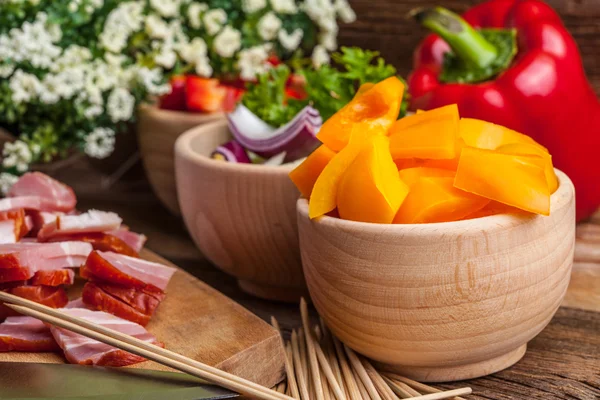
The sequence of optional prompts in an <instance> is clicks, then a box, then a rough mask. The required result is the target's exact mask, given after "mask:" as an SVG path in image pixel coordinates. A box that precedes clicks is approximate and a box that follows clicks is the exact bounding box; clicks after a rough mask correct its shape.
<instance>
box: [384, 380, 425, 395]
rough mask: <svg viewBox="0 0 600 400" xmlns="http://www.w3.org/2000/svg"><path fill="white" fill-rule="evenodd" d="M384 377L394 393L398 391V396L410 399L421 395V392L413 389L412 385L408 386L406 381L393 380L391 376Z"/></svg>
mask: <svg viewBox="0 0 600 400" xmlns="http://www.w3.org/2000/svg"><path fill="white" fill-rule="evenodd" d="M383 379H385V382H386V383H387V384H388V385H389V386H390V388H391V389H392V390H393V391H394V393H396V394H397V395H398V396H400V397H402V398H403V399H409V398H411V397H415V396H420V395H421V394H420V393H419V392H417V391H416V390H414V389H412V388H411V387H410V386H408V385H407V384H406V383H404V382H396V381H393V380H391V379H390V378H388V377H387V376H384V377H383ZM415 393H416V394H415Z"/></svg>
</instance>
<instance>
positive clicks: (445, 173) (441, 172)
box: [398, 167, 456, 187]
mask: <svg viewBox="0 0 600 400" xmlns="http://www.w3.org/2000/svg"><path fill="white" fill-rule="evenodd" d="M398 175H399V176H400V179H402V182H404V183H406V184H407V185H408V187H413V186H414V185H415V184H416V183H417V182H418V181H419V179H421V178H454V175H456V174H455V172H454V171H451V170H448V169H443V168H431V167H416V168H407V169H403V170H400V171H399V172H398Z"/></svg>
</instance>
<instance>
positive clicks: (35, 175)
mask: <svg viewBox="0 0 600 400" xmlns="http://www.w3.org/2000/svg"><path fill="white" fill-rule="evenodd" d="M8 195H9V197H15V198H19V197H23V196H37V197H39V198H40V199H41V207H40V208H37V209H40V210H44V211H63V212H69V211H71V210H73V209H74V208H75V206H76V205H77V197H76V196H75V193H74V192H73V189H71V188H70V187H69V186H67V185H65V184H64V183H61V182H59V181H57V180H55V179H52V178H51V177H49V176H48V175H46V174H42V173H41V172H30V173H27V174H25V175H23V176H22V177H21V178H19V180H18V181H17V182H16V183H15V184H14V185H13V186H12V187H11V189H10V191H9V193H8ZM25 208H27V207H25Z"/></svg>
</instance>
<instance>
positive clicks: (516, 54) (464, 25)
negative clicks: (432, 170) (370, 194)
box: [409, 0, 600, 220]
mask: <svg viewBox="0 0 600 400" xmlns="http://www.w3.org/2000/svg"><path fill="white" fill-rule="evenodd" d="M414 16H415V18H416V19H417V20H418V21H419V22H421V23H422V24H423V25H424V26H426V27H428V28H429V29H431V30H432V31H434V32H435V33H436V34H437V35H430V36H428V37H427V38H426V39H425V40H424V41H423V42H422V44H421V45H420V47H419V48H418V49H417V50H416V52H415V58H414V67H415V69H414V71H413V73H412V74H411V76H410V78H409V87H410V92H411V95H412V96H413V101H412V105H411V108H412V109H415V110H416V109H424V110H428V109H432V108H436V107H440V106H443V105H447V104H452V103H457V104H458V106H459V109H460V114H461V116H463V117H470V118H479V119H483V120H487V121H490V122H494V123H497V124H501V125H504V126H507V127H509V128H512V129H514V130H517V131H520V132H523V133H526V134H527V135H529V136H531V137H532V138H534V139H535V140H537V141H538V142H540V143H541V144H543V145H544V146H546V147H547V148H548V149H549V151H550V153H551V154H552V156H553V161H554V165H555V166H556V167H557V168H559V169H561V170H563V171H564V172H565V173H566V174H567V175H568V176H569V177H570V178H571V180H572V181H573V183H574V184H575V188H576V190H577V196H576V197H577V219H578V220H581V219H584V218H586V217H588V216H589V215H591V214H592V213H593V212H594V211H595V210H596V209H597V208H598V206H599V205H600V184H598V182H599V181H600V161H598V160H599V159H600V154H599V153H600V103H599V101H598V98H597V97H596V95H595V93H594V90H593V89H592V87H591V85H590V83H589V81H588V80H587V78H586V75H585V71H584V69H583V65H582V61H581V57H580V54H579V51H578V49H577V45H576V43H575V40H574V39H573V37H572V36H571V35H570V34H569V32H568V31H567V30H566V28H565V26H564V25H563V23H562V22H561V20H560V17H559V16H558V15H557V14H556V12H555V11H554V10H552V8H551V7H550V6H548V5H547V4H545V3H544V2H543V1H541V0H491V1H488V2H485V3H483V4H480V5H478V6H476V7H474V8H472V9H471V10H469V11H467V13H465V14H464V16H463V18H460V17H459V16H458V15H456V14H453V13H450V12H449V11H447V10H445V9H442V8H434V9H424V10H419V11H417V12H415V13H414ZM472 28H475V29H472ZM511 35H512V36H513V37H514V39H516V40H512V39H511ZM517 49H518V51H517Z"/></svg>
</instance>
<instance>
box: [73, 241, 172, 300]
mask: <svg viewBox="0 0 600 400" xmlns="http://www.w3.org/2000/svg"><path fill="white" fill-rule="evenodd" d="M174 273H175V269H174V268H171V267H167V266H165V265H162V264H158V263H154V262H150V261H145V260H142V259H139V258H134V257H129V256H124V255H122V254H116V253H110V252H101V251H93V252H92V253H91V254H90V256H89V257H88V259H87V261H86V262H85V265H84V266H83V267H82V268H81V271H80V274H81V276H82V277H84V278H87V279H90V278H91V279H96V280H100V281H102V282H106V283H110V284H114V285H120V286H125V287H134V288H138V289H143V290H144V291H146V292H147V293H152V292H159V293H160V292H164V291H165V289H166V288H167V285H168V284H169V280H170V279H171V277H172V276H173V274H174Z"/></svg>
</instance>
